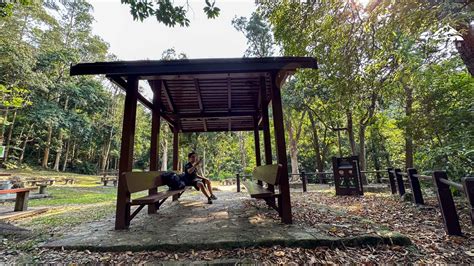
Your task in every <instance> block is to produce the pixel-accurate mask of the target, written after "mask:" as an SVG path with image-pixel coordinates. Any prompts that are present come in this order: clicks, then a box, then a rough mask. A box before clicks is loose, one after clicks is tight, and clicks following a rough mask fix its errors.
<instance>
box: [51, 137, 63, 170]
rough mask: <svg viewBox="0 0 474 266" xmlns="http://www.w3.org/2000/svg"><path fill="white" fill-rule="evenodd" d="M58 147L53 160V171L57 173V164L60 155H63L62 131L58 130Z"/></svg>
mask: <svg viewBox="0 0 474 266" xmlns="http://www.w3.org/2000/svg"><path fill="white" fill-rule="evenodd" d="M58 141H59V146H58V149H57V150H56V158H55V159H54V166H53V170H54V171H57V172H59V163H60V162H61V154H62V153H63V131H62V130H61V129H59V136H58Z"/></svg>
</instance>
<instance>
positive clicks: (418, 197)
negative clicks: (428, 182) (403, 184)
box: [407, 168, 425, 204]
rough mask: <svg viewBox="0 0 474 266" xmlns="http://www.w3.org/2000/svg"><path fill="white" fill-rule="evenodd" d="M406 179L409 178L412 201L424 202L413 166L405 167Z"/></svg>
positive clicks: (416, 202)
mask: <svg viewBox="0 0 474 266" xmlns="http://www.w3.org/2000/svg"><path fill="white" fill-rule="evenodd" d="M407 174H408V179H409V180H410V187H411V193H412V194H413V203H415V204H425V203H424V201H423V194H422V193H421V186H420V181H419V180H418V177H415V176H414V175H416V174H417V172H416V169H415V168H407Z"/></svg>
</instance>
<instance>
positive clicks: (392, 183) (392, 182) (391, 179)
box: [387, 167, 397, 194]
mask: <svg viewBox="0 0 474 266" xmlns="http://www.w3.org/2000/svg"><path fill="white" fill-rule="evenodd" d="M392 171H393V168H391V167H389V168H387V172H388V181H389V183H390V190H391V191H392V194H397V187H396V185H395V175H394V174H393V173H392Z"/></svg>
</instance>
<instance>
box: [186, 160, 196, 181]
mask: <svg viewBox="0 0 474 266" xmlns="http://www.w3.org/2000/svg"><path fill="white" fill-rule="evenodd" d="M192 167H193V164H192V163H191V162H188V163H187V164H186V165H184V178H185V179H187V180H189V181H192V180H194V179H195V178H197V169H196V168H194V171H192V172H191V173H189V172H188V169H191V168H192Z"/></svg>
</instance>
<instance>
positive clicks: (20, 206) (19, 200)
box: [14, 191, 30, 212]
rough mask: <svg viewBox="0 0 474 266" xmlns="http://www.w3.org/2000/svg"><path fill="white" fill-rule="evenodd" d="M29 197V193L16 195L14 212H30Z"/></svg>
mask: <svg viewBox="0 0 474 266" xmlns="http://www.w3.org/2000/svg"><path fill="white" fill-rule="evenodd" d="M29 195H30V192H29V191H24V192H18V193H16V200H15V209H14V211H16V212H21V211H26V210H28V197H29Z"/></svg>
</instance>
